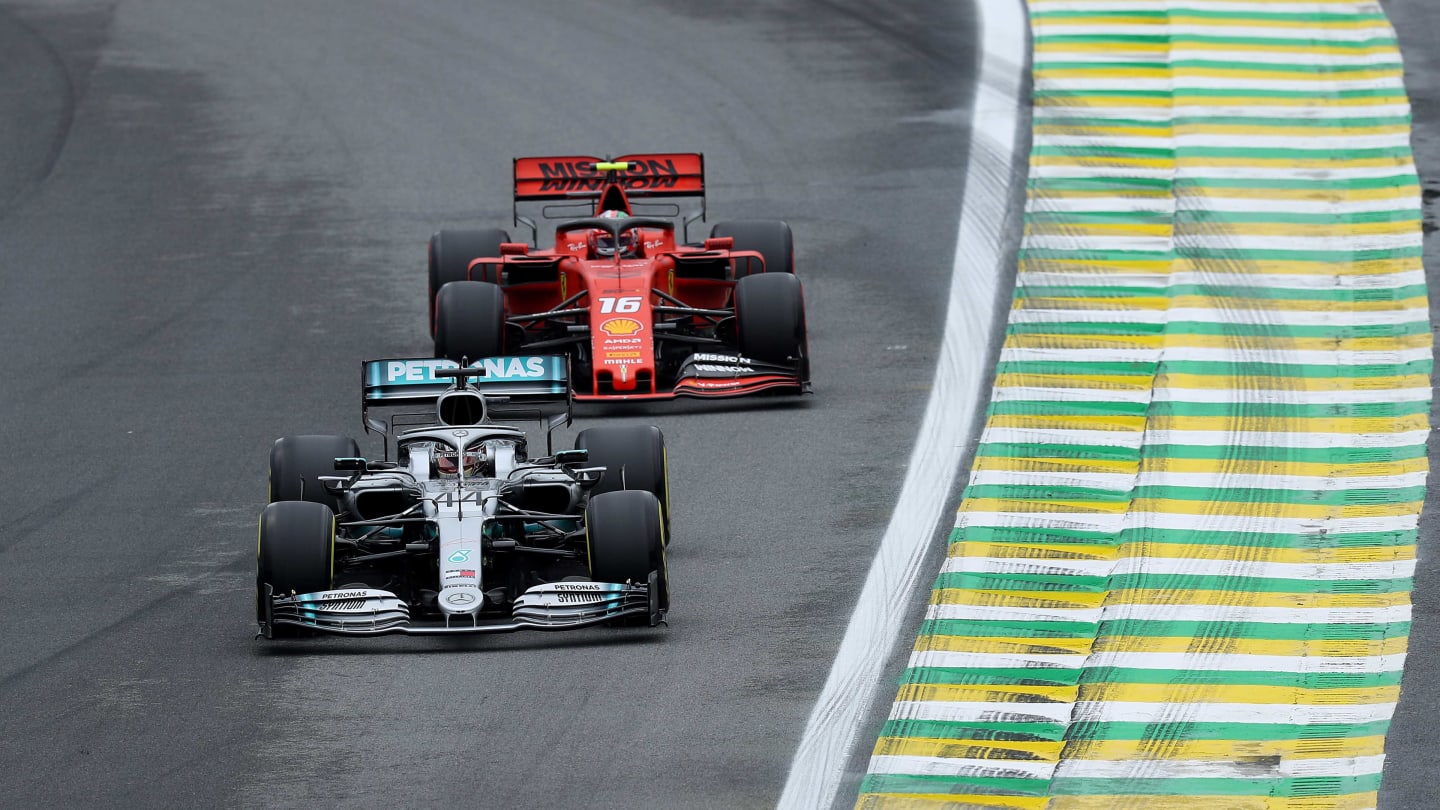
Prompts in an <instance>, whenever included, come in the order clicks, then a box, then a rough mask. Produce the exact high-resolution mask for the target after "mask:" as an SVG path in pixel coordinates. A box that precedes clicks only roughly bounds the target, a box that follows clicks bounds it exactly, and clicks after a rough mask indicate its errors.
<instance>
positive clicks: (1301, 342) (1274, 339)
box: [1005, 331, 1432, 352]
mask: <svg viewBox="0 0 1440 810" xmlns="http://www.w3.org/2000/svg"><path fill="white" fill-rule="evenodd" d="M1431 342H1432V341H1431V339H1430V335H1429V334H1418V335H1398V336H1395V337H1376V338H1341V339H1339V340H1334V339H1326V338H1318V337H1315V338H1306V337H1298V338H1297V337H1288V336H1283V335H1275V336H1263V335H1245V336H1243V337H1240V336H1234V335H1206V334H1191V333H1187V332H1184V331H1179V332H1168V333H1166V334H1164V335H1157V334H1147V335H1114V334H1094V335H1081V334H1074V333H1064V332H1062V333H1058V334H1045V333H1043V332H1021V333H1018V334H1012V335H1010V336H1009V337H1007V338H1006V339H1005V348H1007V349H1055V348H1062V347H1063V348H1067V349H1128V348H1133V349H1159V348H1161V347H1171V348H1174V347H1179V346H1188V347H1193V348H1198V349H1288V350H1293V351H1316V352H1323V351H1348V352H1358V351H1394V350H1396V349H1425V348H1429V347H1430V345H1431Z"/></svg>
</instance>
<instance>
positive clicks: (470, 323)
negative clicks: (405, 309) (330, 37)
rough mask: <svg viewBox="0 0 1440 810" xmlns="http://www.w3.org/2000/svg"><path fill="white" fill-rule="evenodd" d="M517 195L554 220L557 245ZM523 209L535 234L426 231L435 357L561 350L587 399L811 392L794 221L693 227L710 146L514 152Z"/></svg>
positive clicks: (701, 214) (517, 216)
mask: <svg viewBox="0 0 1440 810" xmlns="http://www.w3.org/2000/svg"><path fill="white" fill-rule="evenodd" d="M685 200H688V201H691V202H694V201H696V200H698V206H697V207H696V208H695V210H692V211H682V208H681V205H680V202H681V201H685ZM521 203H528V204H532V205H534V207H535V208H536V209H538V215H539V217H540V218H541V219H544V220H556V221H558V224H556V225H555V231H554V234H555V235H554V243H553V245H549V246H546V247H544V248H541V247H540V245H539V237H540V228H539V225H538V224H537V220H536V219H535V218H534V216H533V215H530V214H527V215H525V216H522V215H521V207H520V206H521ZM512 207H513V212H514V214H513V218H514V222H515V225H516V226H517V227H518V226H524V227H526V228H528V229H529V230H530V232H531V234H532V236H531V240H530V242H529V243H526V242H515V241H511V239H510V235H509V234H508V233H506V232H505V231H503V230H498V229H495V230H444V231H440V232H438V233H436V234H435V235H434V236H432V237H431V238H430V330H431V335H432V336H433V337H434V339H435V356H436V357H444V358H449V359H451V360H456V361H463V360H467V359H468V360H470V361H474V360H478V359H481V358H486V357H497V356H501V355H508V354H535V353H556V352H564V353H567V354H569V355H570V357H571V359H572V361H573V363H574V369H575V371H574V379H575V387H576V395H575V396H576V399H669V398H672V397H677V396H695V397H733V396H740V395H744V394H753V393H757V392H760V391H776V392H793V393H803V392H808V391H809V390H810V365H809V356H808V347H807V343H806V334H805V300H804V296H803V292H802V289H801V286H800V281H799V279H798V278H796V276H795V273H794V264H795V249H794V240H793V237H792V236H791V232H790V226H789V225H788V224H786V223H785V222H784V221H781V220H738V221H733V222H721V223H717V224H715V226H714V227H713V228H711V230H710V235H709V237H708V238H705V239H703V241H699V242H692V241H690V239H689V236H688V234H689V229H690V226H691V225H692V224H694V223H695V222H696V221H697V220H700V221H703V220H704V219H705V163H704V158H703V156H701V155H699V154H695V153H660V154H643V155H624V156H622V157H618V158H614V159H610V160H604V159H601V158H596V157H526V158H516V159H515V191H514V203H513V206H512ZM527 210H529V209H527ZM677 228H678V229H679V231H680V234H679V235H678V236H677V233H676V231H677ZM547 230H548V228H547Z"/></svg>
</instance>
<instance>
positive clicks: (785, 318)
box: [735, 273, 808, 379]
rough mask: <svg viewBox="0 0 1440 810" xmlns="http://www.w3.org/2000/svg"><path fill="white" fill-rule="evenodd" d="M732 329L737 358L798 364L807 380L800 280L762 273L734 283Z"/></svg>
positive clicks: (791, 276)
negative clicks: (740, 355)
mask: <svg viewBox="0 0 1440 810" xmlns="http://www.w3.org/2000/svg"><path fill="white" fill-rule="evenodd" d="M735 328H736V332H737V333H738V337H739V348H740V353H741V354H743V355H745V356H746V357H753V358H755V359H756V360H763V361H765V362H767V363H793V362H797V361H798V362H800V363H801V364H802V365H801V371H802V373H804V374H805V377H806V378H807V379H808V368H807V366H806V364H807V363H808V358H807V354H808V353H807V352H806V339H805V298H804V294H803V291H802V289H801V287H800V279H798V278H796V277H795V276H793V275H788V274H782V273H764V274H761V275H757V276H747V277H745V278H742V279H740V280H739V281H738V282H736V283H735Z"/></svg>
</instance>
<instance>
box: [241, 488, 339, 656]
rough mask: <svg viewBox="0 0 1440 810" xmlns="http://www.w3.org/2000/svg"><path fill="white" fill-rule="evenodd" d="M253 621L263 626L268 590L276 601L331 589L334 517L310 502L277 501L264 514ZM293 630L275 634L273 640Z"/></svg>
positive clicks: (282, 630) (327, 509)
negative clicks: (266, 588) (259, 622)
mask: <svg viewBox="0 0 1440 810" xmlns="http://www.w3.org/2000/svg"><path fill="white" fill-rule="evenodd" d="M255 561H256V567H255V618H256V620H257V621H261V622H263V621H265V618H266V615H265V614H266V610H265V608H266V605H265V599H266V594H265V586H267V585H268V586H270V590H271V592H272V593H274V594H275V595H276V596H290V595H293V594H302V593H315V592H316V591H325V590H329V589H330V585H331V582H332V578H333V576H334V561H335V513H334V512H332V511H330V509H329V508H328V507H326V506H324V505H323V504H318V503H312V502H310V501H277V502H275V503H272V504H270V505H269V506H267V507H265V511H263V512H261V513H260V539H259V546H258V548H257V549H256V559H255ZM293 629H294V628H291V627H285V626H282V627H278V628H272V632H273V634H274V635H282V634H289V631H291V630H293Z"/></svg>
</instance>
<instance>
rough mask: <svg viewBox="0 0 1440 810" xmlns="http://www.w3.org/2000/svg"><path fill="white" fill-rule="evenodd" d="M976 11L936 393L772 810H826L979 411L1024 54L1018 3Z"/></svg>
mask: <svg viewBox="0 0 1440 810" xmlns="http://www.w3.org/2000/svg"><path fill="white" fill-rule="evenodd" d="M976 8H977V10H978V12H979V17H980V40H981V44H982V46H983V50H982V57H981V65H980V76H979V80H978V83H977V86H976V91H975V105H974V116H973V119H972V124H971V133H970V153H969V157H968V161H967V164H966V174H965V190H964V197H963V200H962V202H961V207H960V226H959V234H958V237H957V239H956V245H955V264H954V271H953V274H952V276H951V280H950V300H949V304H948V307H947V310H946V316H945V333H944V339H943V342H942V344H941V349H940V356H939V358H938V360H937V361H936V368H935V382H934V387H933V388H932V389H931V392H930V399H929V402H928V404H927V405H926V406H925V415H924V418H923V420H922V422H921V425H920V431H919V434H918V436H917V437H916V440H915V448H914V450H913V451H912V452H911V455H910V461H909V465H908V468H907V472H906V475H905V481H904V483H903V484H902V486H901V489H900V496H899V498H898V499H897V500H896V503H895V510H894V512H893V513H892V514H891V517H890V525H889V526H888V527H887V528H886V530H885V535H884V537H883V538H882V539H881V541H880V547H879V549H878V550H877V551H876V553H875V559H874V561H873V562H872V563H871V565H870V571H869V573H868V574H867V575H866V577H865V584H864V586H863V588H862V589H861V592H860V596H859V598H858V600H857V601H856V605H855V611H854V613H852V614H851V616H850V623H849V625H848V627H847V628H846V630H845V636H844V638H843V639H841V642H840V648H839V650H838V652H837V653H836V656H835V662H834V664H833V665H832V666H831V668H830V675H829V677H828V678H827V679H826V681H825V685H824V687H822V689H821V691H820V696H819V698H818V699H817V700H816V702H815V708H814V709H813V710H812V711H811V713H810V718H809V720H808V721H807V722H806V724H805V730H804V733H803V734H802V736H801V739H800V744H799V746H798V747H797V750H796V752H795V758H794V759H793V760H792V761H791V764H790V774H789V777H788V778H787V779H786V781H785V788H784V790H783V791H782V793H781V795H780V800H779V802H778V804H777V805H776V806H777V810H802V808H803V809H805V810H810V809H812V808H813V809H814V810H827V808H830V807H831V806H832V805H833V804H834V803H835V799H836V793H837V792H838V791H839V789H840V783H841V781H842V780H843V778H844V776H845V767H846V764H847V763H848V761H849V759H850V752H851V748H852V747H853V746H854V744H855V742H856V739H855V738H856V736H857V734H858V732H859V727H860V724H861V723H862V722H863V720H864V718H865V717H866V715H867V713H868V712H869V709H870V706H871V704H872V703H873V701H874V699H875V692H876V689H877V687H878V686H879V685H880V676H881V673H882V671H883V669H884V667H885V664H886V662H887V661H888V659H889V658H890V655H891V654H892V652H893V651H894V649H895V644H896V642H897V641H898V634H899V632H900V629H901V626H902V623H903V621H904V619H905V616H906V615H907V613H908V612H909V609H910V607H911V603H912V601H913V598H914V593H915V588H916V585H917V583H918V581H919V576H920V565H921V563H922V562H923V561H924V558H925V553H926V551H927V550H929V548H930V542H931V540H932V538H933V537H934V535H935V531H936V528H937V527H938V525H939V523H940V518H941V513H942V512H943V511H944V510H943V505H944V504H945V502H946V500H947V498H948V495H949V493H950V489H951V487H952V486H953V484H954V482H955V478H956V476H957V475H958V474H959V466H960V463H961V461H962V460H963V459H964V457H965V452H966V445H967V443H968V441H969V438H970V434H971V432H972V428H973V425H974V422H975V419H976V417H977V416H978V414H977V413H976V412H975V409H974V408H972V407H970V403H971V402H972V401H973V400H974V399H975V396H976V393H977V392H978V390H979V388H980V385H981V383H982V381H983V380H984V379H985V377H986V375H987V374H988V373H989V370H990V369H989V362H988V361H989V358H988V356H987V355H986V354H985V353H983V352H977V347H983V346H986V345H988V343H989V339H990V334H989V331H990V325H991V321H992V316H993V306H994V301H995V295H996V289H997V287H998V283H999V279H1000V278H1003V277H1004V275H1005V272H1006V266H1005V262H1006V261H1008V259H1009V256H1008V255H1007V254H1004V253H1002V248H1003V246H1004V243H1005V227H1006V223H1007V222H1008V219H1007V214H1008V213H1010V212H1009V211H1008V208H1009V201H1010V197H1011V189H1012V182H1013V180H1014V177H1013V174H1014V171H1013V162H1014V154H1015V141H1016V138H1017V136H1018V134H1019V133H1018V131H1017V128H1018V126H1019V121H1020V117H1019V104H1020V91H1021V87H1022V83H1023V79H1024V71H1025V69H1026V64H1025V60H1026V57H1027V56H1028V53H1029V47H1028V41H1027V33H1028V32H1027V17H1026V13H1025V7H1024V3H1023V0H989V2H982V3H977V4H976Z"/></svg>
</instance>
